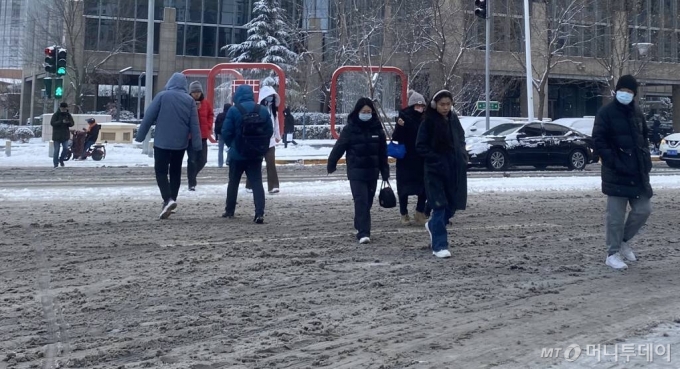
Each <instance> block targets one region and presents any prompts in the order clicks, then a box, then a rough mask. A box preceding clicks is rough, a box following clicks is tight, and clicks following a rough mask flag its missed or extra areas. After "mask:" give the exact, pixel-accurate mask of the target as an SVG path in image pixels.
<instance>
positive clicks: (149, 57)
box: [142, 0, 156, 155]
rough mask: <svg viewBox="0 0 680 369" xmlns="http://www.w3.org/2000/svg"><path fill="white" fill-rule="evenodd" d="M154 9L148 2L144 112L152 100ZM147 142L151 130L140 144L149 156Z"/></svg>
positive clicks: (149, 151)
mask: <svg viewBox="0 0 680 369" xmlns="http://www.w3.org/2000/svg"><path fill="white" fill-rule="evenodd" d="M155 7H156V2H155V1H154V0H149V9H148V10H149V11H148V14H149V19H148V20H147V23H146V35H147V36H146V72H145V73H146V74H145V82H146V83H145V84H144V112H146V110H147V109H148V108H149V105H151V99H153V44H154V41H155V38H154V13H153V12H154V9H155ZM149 141H151V130H149V133H147V134H146V137H145V138H144V143H142V154H146V155H149V154H150V153H151V152H153V150H152V149H151V148H150V147H149Z"/></svg>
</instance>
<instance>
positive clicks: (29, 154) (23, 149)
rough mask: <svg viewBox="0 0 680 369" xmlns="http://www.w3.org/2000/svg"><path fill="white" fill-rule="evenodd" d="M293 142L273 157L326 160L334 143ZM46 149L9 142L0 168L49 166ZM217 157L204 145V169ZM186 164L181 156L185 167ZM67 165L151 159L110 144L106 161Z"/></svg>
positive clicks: (35, 142)
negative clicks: (8, 149) (10, 153)
mask: <svg viewBox="0 0 680 369" xmlns="http://www.w3.org/2000/svg"><path fill="white" fill-rule="evenodd" d="M296 142H297V143H298V145H297V146H295V145H292V144H289V145H288V148H284V147H283V144H279V145H278V146H277V147H276V158H277V159H281V160H298V159H326V158H328V154H330V152H331V149H332V146H333V144H334V143H335V141H334V140H306V141H303V140H296ZM50 150H51V148H50V147H49V142H43V141H42V139H39V138H37V139H31V141H30V142H29V143H26V144H22V143H18V142H13V143H12V155H11V156H9V157H7V156H5V155H4V152H0V167H51V166H52V158H51V157H49V152H50ZM225 151H226V149H225ZM217 154H218V145H217V143H214V144H213V143H208V164H207V166H210V167H216V166H217ZM225 157H226V153H225ZM186 164H187V159H186V155H185V156H184V166H185V167H186ZM67 165H68V166H74V167H100V166H107V167H112V166H153V158H150V157H148V156H147V155H143V154H142V149H141V144H116V143H112V144H107V145H106V158H105V159H103V160H101V161H93V160H92V159H87V160H86V161H82V162H80V161H76V162H69V163H68V164H67Z"/></svg>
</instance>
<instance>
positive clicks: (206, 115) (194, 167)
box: [187, 81, 215, 191]
mask: <svg viewBox="0 0 680 369" xmlns="http://www.w3.org/2000/svg"><path fill="white" fill-rule="evenodd" d="M189 92H190V93H191V97H193V98H194V100H195V101H196V102H197V103H196V104H197V105H196V107H197V109H198V122H199V124H200V126H201V142H202V147H201V150H200V151H195V150H191V148H189V150H187V156H188V161H187V179H188V180H189V191H195V190H196V184H197V183H196V177H198V173H200V172H201V170H203V168H204V167H205V164H206V163H207V162H208V138H209V137H210V135H211V134H212V128H213V121H214V119H215V112H214V111H213V106H212V104H211V103H210V101H208V100H207V99H206V98H205V95H203V86H201V83H200V82H198V81H194V82H191V85H189ZM198 154H201V155H198Z"/></svg>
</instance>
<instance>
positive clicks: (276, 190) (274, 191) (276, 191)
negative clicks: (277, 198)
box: [269, 188, 279, 195]
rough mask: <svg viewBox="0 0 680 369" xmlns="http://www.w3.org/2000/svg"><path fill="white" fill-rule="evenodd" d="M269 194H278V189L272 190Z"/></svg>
mask: <svg viewBox="0 0 680 369" xmlns="http://www.w3.org/2000/svg"><path fill="white" fill-rule="evenodd" d="M269 193H270V194H272V195H273V194H275V193H279V189H278V188H272V190H271V191H269Z"/></svg>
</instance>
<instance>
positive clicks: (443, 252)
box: [432, 249, 451, 259]
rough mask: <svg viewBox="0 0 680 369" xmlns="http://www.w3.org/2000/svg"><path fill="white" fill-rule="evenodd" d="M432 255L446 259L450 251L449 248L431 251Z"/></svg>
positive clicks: (449, 255)
mask: <svg viewBox="0 0 680 369" xmlns="http://www.w3.org/2000/svg"><path fill="white" fill-rule="evenodd" d="M432 255H434V256H436V257H438V258H441V259H446V258H450V257H451V252H450V251H449V250H446V249H444V250H439V251H432Z"/></svg>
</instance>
